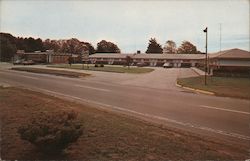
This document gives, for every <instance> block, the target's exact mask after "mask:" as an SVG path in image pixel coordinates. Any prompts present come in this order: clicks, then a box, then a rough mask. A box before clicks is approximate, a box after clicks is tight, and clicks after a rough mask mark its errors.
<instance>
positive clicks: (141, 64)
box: [136, 63, 146, 67]
mask: <svg viewBox="0 0 250 161" xmlns="http://www.w3.org/2000/svg"><path fill="white" fill-rule="evenodd" d="M145 65H146V64H145V63H137V64H136V66H138V67H144V66H145Z"/></svg>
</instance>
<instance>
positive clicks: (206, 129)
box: [36, 88, 250, 140]
mask: <svg viewBox="0 0 250 161" xmlns="http://www.w3.org/2000/svg"><path fill="white" fill-rule="evenodd" d="M36 89H39V90H40V91H44V92H46V93H50V94H52V95H53V96H55V97H56V96H57V97H60V96H62V97H64V98H71V99H73V100H80V101H83V102H86V103H90V104H94V105H98V106H99V108H102V109H107V107H108V108H113V109H115V110H120V111H123V112H128V113H132V114H137V115H140V116H144V117H148V118H154V119H158V120H163V121H167V122H171V123H175V124H178V125H182V126H186V127H191V128H196V129H199V130H205V131H209V132H213V133H217V134H221V135H225V136H230V137H235V138H238V139H243V140H250V137H249V136H246V135H241V134H237V133H231V132H227V131H222V130H217V129H212V128H209V127H204V126H199V125H194V124H191V123H186V122H181V121H178V120H174V119H169V118H166V117H161V116H155V115H151V114H146V113H140V112H137V111H133V110H129V109H124V108H122V107H118V106H113V105H108V104H105V103H100V102H96V101H92V100H88V99H84V98H80V97H75V96H70V95H66V94H62V93H58V92H54V91H50V90H46V89H42V88H36Z"/></svg>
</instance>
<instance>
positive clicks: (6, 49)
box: [0, 33, 17, 61]
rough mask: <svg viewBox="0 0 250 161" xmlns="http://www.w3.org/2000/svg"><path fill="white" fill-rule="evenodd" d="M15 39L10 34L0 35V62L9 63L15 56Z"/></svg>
mask: <svg viewBox="0 0 250 161" xmlns="http://www.w3.org/2000/svg"><path fill="white" fill-rule="evenodd" d="M15 43H16V38H15V37H14V36H12V35H11V34H7V33H0V61H10V60H11V58H13V56H14V55H15V53H16V51H17V49H16V44H15Z"/></svg>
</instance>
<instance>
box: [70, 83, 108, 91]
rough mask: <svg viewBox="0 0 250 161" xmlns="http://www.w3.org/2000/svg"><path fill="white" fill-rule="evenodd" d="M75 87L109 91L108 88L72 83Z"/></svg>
mask: <svg viewBox="0 0 250 161" xmlns="http://www.w3.org/2000/svg"><path fill="white" fill-rule="evenodd" d="M74 86H76V87H81V88H88V89H94V90H98V91H103V92H110V90H108V89H103V88H95V87H89V86H84V85H78V84H77V85H74Z"/></svg>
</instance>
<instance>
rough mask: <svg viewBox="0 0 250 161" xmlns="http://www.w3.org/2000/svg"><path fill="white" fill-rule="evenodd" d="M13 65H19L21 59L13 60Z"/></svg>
mask: <svg viewBox="0 0 250 161" xmlns="http://www.w3.org/2000/svg"><path fill="white" fill-rule="evenodd" d="M13 64H14V65H19V64H22V60H16V61H14V62H13Z"/></svg>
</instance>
